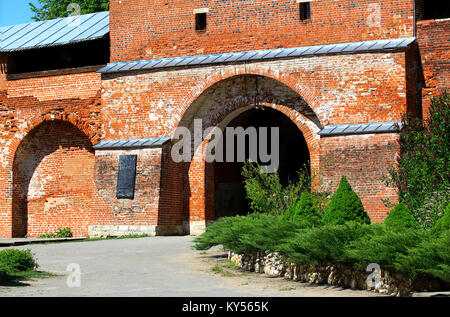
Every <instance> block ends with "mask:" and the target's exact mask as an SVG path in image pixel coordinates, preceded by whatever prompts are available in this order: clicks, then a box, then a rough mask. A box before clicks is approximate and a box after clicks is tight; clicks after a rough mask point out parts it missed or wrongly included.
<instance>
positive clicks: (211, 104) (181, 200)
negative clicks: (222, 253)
mask: <svg viewBox="0 0 450 317" xmlns="http://www.w3.org/2000/svg"><path fill="white" fill-rule="evenodd" d="M413 4H414V3H413V1H412V0H407V1H405V0H389V1H388V0H378V1H368V0H367V1H366V0H364V1H362V0H361V1H350V0H317V1H311V19H308V20H304V21H300V19H299V4H298V3H297V2H296V1H295V0H286V1H270V0H259V1H244V0H239V1H219V0H210V1H199V0H195V1H187V0H186V1H184V0H183V1H172V0H165V1H163V0H157V1H150V0H140V1H131V0H120V1H119V0H112V1H111V12H110V21H111V22H110V38H111V62H122V61H134V60H143V59H152V58H165V57H175V56H192V55H202V54H213V53H228V52H239V51H249V50H259V49H274V48H279V47H283V48H286V47H298V46H308V45H319V44H332V43H344V42H355V41H365V40H380V39H393V38H405V37H414V36H415V32H416V34H417V40H416V43H414V44H413V45H411V46H410V47H409V48H407V49H403V50H397V51H379V52H359V53H352V54H347V53H345V54H328V55H320V56H308V57H306V56H305V57H296V58H288V59H273V60H265V61H251V62H234V63H227V64H215V65H201V66H198V65H197V66H184V67H172V68H164V69H153V70H147V71H128V72H122V73H112V74H103V75H100V73H97V72H96V70H98V69H99V68H100V67H98V68H96V67H92V66H90V67H85V68H78V69H66V70H52V71H47V72H40V73H30V74H13V75H11V74H8V75H7V70H8V58H7V57H6V56H4V55H2V54H0V237H11V236H23V235H24V234H28V235H29V236H38V235H39V234H42V233H43V232H54V231H55V230H56V229H57V228H58V227H70V228H71V230H72V232H73V233H74V235H75V236H87V235H92V236H107V235H122V234H136V233H137V234H140V233H145V234H149V235H158V234H172V235H173V234H182V233H190V234H198V233H201V232H202V231H204V229H205V227H206V226H207V224H208V223H209V222H211V221H214V220H215V219H216V217H217V215H216V212H215V199H216V198H217V197H215V196H216V192H217V188H215V186H216V184H220V183H221V182H220V178H223V177H224V175H227V172H228V171H221V172H219V173H218V172H215V166H214V164H213V163H207V162H205V160H204V158H203V157H202V156H203V155H204V154H205V151H206V147H207V145H208V143H209V142H210V141H211V138H212V136H211V134H209V135H205V138H204V140H203V142H202V143H200V144H196V146H195V147H194V149H193V154H195V155H194V156H193V158H192V160H191V161H190V162H184V163H175V162H174V161H173V160H172V157H171V150H172V146H173V142H168V143H165V144H164V145H162V146H160V147H155V148H140V149H126V148H125V149H95V148H94V146H95V145H97V144H98V143H99V142H100V141H104V140H124V139H142V138H156V137H168V138H173V137H174V133H175V130H176V128H177V127H187V128H188V129H189V130H190V131H191V133H192V135H193V132H194V119H201V120H202V133H204V132H205V130H206V129H207V128H209V127H219V128H221V129H224V128H225V127H227V126H228V125H229V124H230V122H232V121H233V120H235V119H236V118H240V115H242V114H243V113H244V112H246V111H247V110H250V109H253V108H255V106H259V107H266V108H271V109H274V111H277V112H279V113H281V114H282V115H283V116H285V117H286V118H288V120H290V121H291V122H292V123H293V124H294V128H298V129H297V130H296V133H298V135H299V136H300V137H301V138H303V139H304V142H303V143H302V144H304V143H305V144H306V146H304V145H302V147H303V148H302V149H301V150H302V151H304V153H305V157H306V156H307V157H309V158H310V163H311V167H312V169H313V170H314V171H315V172H320V174H319V175H320V176H319V178H318V179H316V180H315V185H316V189H318V190H323V191H328V192H332V191H334V190H335V189H336V188H337V186H338V183H339V180H340V178H341V177H342V176H343V175H345V176H347V178H348V180H349V182H350V183H351V185H352V187H353V188H354V190H355V191H356V192H357V193H358V195H359V196H360V197H361V199H362V201H363V204H364V207H365V209H366V210H367V211H368V213H369V215H370V217H371V219H372V221H374V222H381V221H383V220H384V219H385V217H386V216H387V213H388V211H389V209H388V207H386V205H385V203H383V200H386V199H389V200H390V202H391V203H392V202H395V201H396V199H397V194H396V191H395V190H394V189H393V188H390V187H386V185H385V184H384V182H383V176H385V175H386V174H387V173H388V169H389V167H390V166H391V164H395V157H396V155H397V154H398V151H399V145H398V142H397V139H398V135H397V134H395V133H390V134H367V135H349V136H329V137H320V136H319V135H318V132H319V131H320V130H321V129H323V128H324V127H326V126H328V125H340V124H360V123H373V122H394V121H400V120H401V118H402V113H404V112H407V111H408V112H411V113H415V114H418V115H420V114H421V113H424V115H425V116H426V111H427V109H428V105H429V100H430V98H431V97H432V96H434V95H436V94H437V93H438V92H439V90H441V89H443V88H449V86H448V85H449V84H448V83H449V65H450V63H449V55H448V54H449V53H448V52H449V43H448V38H449V28H450V23H449V20H429V21H419V22H417V23H416V25H415V24H414V22H415V19H414V18H415V17H416V18H418V17H420V16H421V14H422V13H420V12H417V10H416V14H415V12H414V5H413ZM196 9H203V11H207V19H208V24H207V29H206V31H201V32H199V31H196V30H195V16H194V10H196ZM205 9H208V10H205ZM378 12H379V13H380V15H379V18H380V19H379V20H378V17H377V14H378ZM281 137H283V136H281ZM303 139H302V140H303ZM291 146H292V147H296V146H297V147H299V145H298V144H292V145H291ZM283 150H284V151H285V152H287V153H289V150H290V149H289V147H287V148H285V149H283ZM129 154H135V155H137V158H138V160H137V174H136V188H135V197H134V199H118V198H117V197H116V186H117V177H118V167H119V156H120V155H129ZM234 172H236V171H234ZM234 172H233V173H234ZM230 173H231V172H230Z"/></svg>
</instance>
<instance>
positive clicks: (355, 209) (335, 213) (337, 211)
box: [323, 176, 370, 224]
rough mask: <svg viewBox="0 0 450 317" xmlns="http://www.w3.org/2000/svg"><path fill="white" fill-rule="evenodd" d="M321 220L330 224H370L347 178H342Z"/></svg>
mask: <svg viewBox="0 0 450 317" xmlns="http://www.w3.org/2000/svg"><path fill="white" fill-rule="evenodd" d="M323 219H324V221H325V222H326V223H330V224H344V223H346V222H348V221H355V222H358V223H366V224H370V218H369V215H367V213H366V212H365V211H364V206H363V204H362V202H361V199H359V197H358V195H357V194H356V193H355V192H354V191H353V189H352V187H351V186H350V184H349V182H348V181H347V178H346V177H345V176H343V177H342V179H341V181H340V183H339V187H338V189H337V191H336V193H335V194H334V195H333V197H332V198H331V201H330V203H329V204H328V206H327V208H325V211H324V215H323Z"/></svg>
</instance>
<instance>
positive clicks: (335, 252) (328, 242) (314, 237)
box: [279, 222, 376, 264]
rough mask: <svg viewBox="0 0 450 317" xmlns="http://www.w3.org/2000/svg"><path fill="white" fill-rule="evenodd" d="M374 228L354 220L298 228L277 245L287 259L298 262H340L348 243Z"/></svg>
mask: <svg viewBox="0 0 450 317" xmlns="http://www.w3.org/2000/svg"><path fill="white" fill-rule="evenodd" d="M375 229H376V227H375V226H370V225H364V224H360V223H356V222H349V223H346V224H345V225H331V224H328V225H325V226H321V227H314V228H307V229H300V230H297V231H296V232H295V234H294V235H293V236H291V237H289V238H288V239H286V240H285V241H284V243H283V244H281V245H280V246H279V249H280V250H279V251H282V252H284V253H286V254H287V255H288V257H289V261H292V262H295V263H299V264H306V263H309V264H315V263H318V262H324V261H334V262H341V261H342V260H343V252H344V250H345V246H346V245H347V244H348V243H350V242H351V241H353V240H356V239H358V238H360V237H362V236H364V235H367V234H370V233H372V232H373V231H374V230H375Z"/></svg>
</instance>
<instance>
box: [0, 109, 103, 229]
mask: <svg viewBox="0 0 450 317" xmlns="http://www.w3.org/2000/svg"><path fill="white" fill-rule="evenodd" d="M25 131H27V132H25ZM95 136H96V134H95V132H94V131H93V130H92V129H91V128H90V127H89V125H87V124H85V123H84V122H83V121H82V120H81V119H80V118H78V117H77V116H75V115H67V116H64V114H59V115H58V114H47V115H43V116H37V117H34V118H32V120H30V121H29V122H28V125H27V126H26V127H25V128H23V129H21V133H20V134H18V135H17V136H16V139H17V140H19V139H20V141H19V142H17V144H13V145H12V149H14V155H13V157H12V162H11V163H10V165H11V168H10V170H9V171H10V172H9V173H10V175H11V177H10V179H8V183H7V186H8V190H9V192H10V197H11V217H12V222H11V223H12V231H11V232H12V236H14V237H20V236H23V235H24V234H30V236H37V235H38V234H40V233H42V231H47V229H49V232H50V231H51V230H53V229H55V228H53V227H56V226H58V225H60V224H62V223H64V225H66V224H67V226H70V227H71V229H72V230H73V234H74V235H75V236H80V235H84V234H85V231H86V229H85V227H86V225H85V223H86V221H87V220H88V219H89V218H90V216H91V214H90V212H91V210H92V208H89V207H85V206H88V205H89V203H90V199H91V198H92V197H94V196H95V194H96V192H97V190H96V187H95V182H94V178H93V176H94V172H93V170H94V164H95V155H94V151H93V149H92V145H93V142H95V140H94V141H93V138H95ZM30 210H32V212H31V218H30V212H29V211H30ZM30 219H31V220H30ZM73 219H78V220H80V221H79V222H74V220H73ZM28 230H30V231H28ZM55 230H56V229H55Z"/></svg>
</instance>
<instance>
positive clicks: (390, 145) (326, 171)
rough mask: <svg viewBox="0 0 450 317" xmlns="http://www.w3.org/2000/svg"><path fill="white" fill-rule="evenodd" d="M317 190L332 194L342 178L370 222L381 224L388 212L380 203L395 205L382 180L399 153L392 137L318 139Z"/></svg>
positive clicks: (396, 143)
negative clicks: (355, 196)
mask: <svg viewBox="0 0 450 317" xmlns="http://www.w3.org/2000/svg"><path fill="white" fill-rule="evenodd" d="M320 146H321V154H320V161H321V166H322V170H321V179H320V189H321V190H322V191H325V192H329V193H333V192H334V191H336V189H337V187H338V186H339V181H340V179H341V177H342V175H345V176H346V177H347V179H348V181H349V183H350V184H351V186H352V188H353V190H354V191H355V192H356V193H357V194H358V196H359V197H361V200H362V202H363V205H364V208H365V209H366V210H367V211H369V214H370V218H371V220H372V221H373V222H382V221H383V220H384V219H385V218H386V217H387V215H388V211H389V209H388V208H387V207H386V205H385V203H384V201H385V200H389V202H390V203H396V202H397V199H398V198H397V193H396V191H395V190H394V189H393V188H389V187H386V185H385V184H384V181H383V178H384V177H385V176H387V175H388V174H389V169H390V168H391V167H392V166H395V157H396V155H397V153H398V152H399V144H398V136H397V135H396V134H367V135H359V136H340V137H327V138H322V140H321V143H320Z"/></svg>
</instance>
